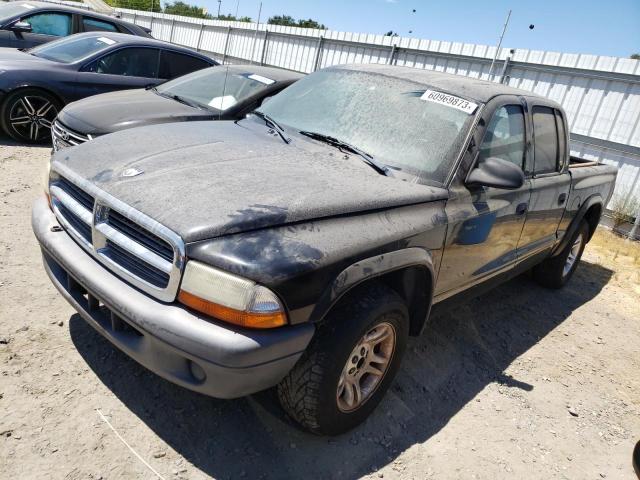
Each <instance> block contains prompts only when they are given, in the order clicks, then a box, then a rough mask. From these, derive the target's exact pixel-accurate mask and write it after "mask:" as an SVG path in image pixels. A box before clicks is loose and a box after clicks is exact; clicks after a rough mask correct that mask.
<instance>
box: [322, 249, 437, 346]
mask: <svg viewBox="0 0 640 480" xmlns="http://www.w3.org/2000/svg"><path fill="white" fill-rule="evenodd" d="M434 280H435V276H434V268H433V259H432V256H431V254H430V253H429V252H428V251H426V250H424V249H422V248H417V247H411V248H407V249H403V250H397V251H393V252H389V253H384V254H380V255H376V256H374V257H369V258H366V259H364V260H361V261H359V262H356V263H354V264H352V265H350V266H349V267H347V268H345V269H344V270H343V271H342V272H340V274H338V275H337V277H336V278H335V279H334V281H333V282H332V283H331V284H330V285H329V287H327V288H326V289H325V291H324V293H323V294H322V296H321V298H320V300H319V302H318V303H317V304H316V306H315V308H314V310H313V312H312V313H311V317H310V320H311V321H312V322H314V323H320V322H322V321H323V320H324V319H325V318H326V316H327V314H328V313H329V312H330V311H331V310H332V308H333V307H334V306H335V305H336V304H337V303H338V302H339V301H340V300H342V299H344V298H346V297H348V296H349V295H350V294H352V293H354V291H355V289H356V288H361V287H363V286H365V285H366V284H367V283H369V282H379V283H382V284H384V285H385V286H387V287H389V288H390V289H392V290H393V291H394V292H396V293H397V294H398V295H399V296H400V297H401V298H402V299H403V300H404V301H405V302H406V305H407V308H408V310H409V320H410V325H409V334H410V335H412V336H416V335H419V334H420V333H421V332H422V331H423V329H424V326H425V325H426V321H427V318H428V316H429V312H430V310H431V305H432V300H433V288H434Z"/></svg>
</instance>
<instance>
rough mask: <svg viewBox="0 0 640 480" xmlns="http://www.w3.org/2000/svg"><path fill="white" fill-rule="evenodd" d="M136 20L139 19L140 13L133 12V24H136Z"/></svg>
mask: <svg viewBox="0 0 640 480" xmlns="http://www.w3.org/2000/svg"><path fill="white" fill-rule="evenodd" d="M136 18H138V11H137V10H136V11H135V12H133V23H134V24H135V23H136Z"/></svg>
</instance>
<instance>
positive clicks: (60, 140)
mask: <svg viewBox="0 0 640 480" xmlns="http://www.w3.org/2000/svg"><path fill="white" fill-rule="evenodd" d="M51 140H52V142H53V149H54V150H55V151H58V150H61V149H63V148H67V147H73V146H74V145H80V144H81V143H84V142H87V141H89V140H91V135H83V134H81V133H78V132H76V131H74V130H71V129H70V128H69V127H67V126H66V125H64V124H63V123H62V122H60V121H59V120H57V119H56V120H55V121H54V122H53V126H52V127H51Z"/></svg>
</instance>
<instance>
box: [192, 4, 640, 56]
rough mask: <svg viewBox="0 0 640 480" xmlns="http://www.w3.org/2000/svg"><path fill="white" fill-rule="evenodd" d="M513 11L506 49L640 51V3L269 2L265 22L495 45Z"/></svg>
mask: <svg viewBox="0 0 640 480" xmlns="http://www.w3.org/2000/svg"><path fill="white" fill-rule="evenodd" d="M187 1H188V2H189V0H187ZM237 1H238V0H222V9H221V12H222V13H232V14H235V12H236V2H237ZM189 3H197V4H199V5H201V6H204V7H206V8H207V9H208V11H209V12H211V13H212V14H214V15H215V14H216V12H217V10H218V2H217V1H216V0H192V1H191V2H189ZM259 3H260V2H259V0H240V4H239V9H238V14H239V15H241V16H242V15H248V16H250V17H252V18H253V19H254V20H255V19H256V18H257V16H258V5H259ZM413 9H415V10H416V12H415V13H413V12H412V10H413ZM509 9H512V10H513V13H512V14H511V20H510V22H509V28H508V30H507V33H506V35H505V40H504V43H503V45H504V46H505V47H510V48H528V49H537V50H554V51H561V52H571V53H592V54H598V55H613V56H622V57H628V56H629V55H630V54H632V53H640V0H555V1H551V0H446V1H443V0H438V1H436V0H432V1H425V0H321V1H317V0H315V1H312V0H263V1H262V19H263V20H264V19H266V18H268V17H269V16H272V15H279V14H287V15H291V16H293V17H294V18H296V19H297V18H302V17H304V18H309V17H311V18H313V19H315V20H318V21H319V22H321V23H324V24H325V25H327V26H328V27H329V28H331V29H332V30H341V31H351V32H372V33H384V32H386V31H388V30H394V31H396V32H398V34H399V35H402V36H407V37H417V38H427V39H432V40H451V41H462V42H469V43H480V44H489V45H495V44H496V42H497V39H498V36H499V34H500V32H501V30H502V26H503V23H504V20H505V17H506V15H507V12H508V11H509ZM530 24H534V25H535V28H534V29H533V30H530V29H529V25H530ZM410 30H411V31H412V32H413V33H409V31H410Z"/></svg>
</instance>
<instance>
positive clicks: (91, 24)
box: [82, 17, 118, 32]
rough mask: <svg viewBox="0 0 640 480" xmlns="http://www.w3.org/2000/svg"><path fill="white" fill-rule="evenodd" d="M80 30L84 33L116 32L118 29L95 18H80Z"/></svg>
mask: <svg viewBox="0 0 640 480" xmlns="http://www.w3.org/2000/svg"><path fill="white" fill-rule="evenodd" d="M82 28H83V30H84V31H85V32H117V31H118V29H117V28H116V26H115V25H114V24H113V23H111V22H105V21H104V20H98V19H97V18H90V17H82Z"/></svg>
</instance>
